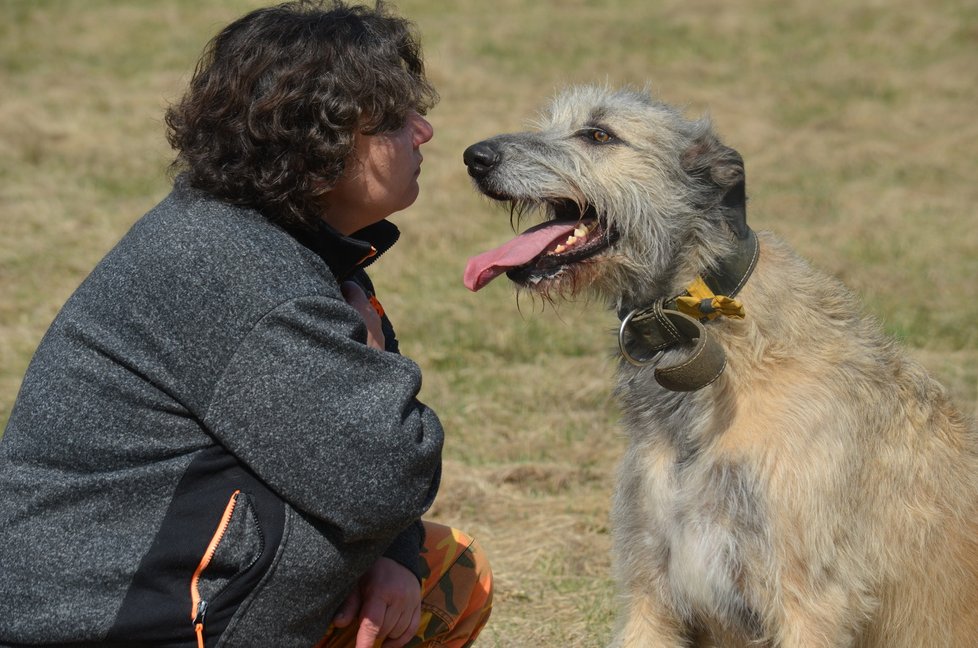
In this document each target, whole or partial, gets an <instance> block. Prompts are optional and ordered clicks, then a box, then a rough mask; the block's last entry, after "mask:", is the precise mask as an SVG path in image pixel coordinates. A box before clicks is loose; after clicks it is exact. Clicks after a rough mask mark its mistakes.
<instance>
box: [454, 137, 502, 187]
mask: <svg viewBox="0 0 978 648" xmlns="http://www.w3.org/2000/svg"><path fill="white" fill-rule="evenodd" d="M501 157H502V156H501V155H500V153H499V149H498V148H497V147H496V145H495V144H493V143H492V142H490V141H489V140H486V141H484V142H478V143H476V144H473V145H472V146H470V147H469V148H467V149H465V152H464V153H462V160H463V161H464V162H465V166H467V167H468V168H469V175H470V176H472V177H473V178H482V177H484V176H485V175H486V174H488V173H489V172H490V171H492V168H493V167H494V166H496V165H497V164H499V159H500V158H501Z"/></svg>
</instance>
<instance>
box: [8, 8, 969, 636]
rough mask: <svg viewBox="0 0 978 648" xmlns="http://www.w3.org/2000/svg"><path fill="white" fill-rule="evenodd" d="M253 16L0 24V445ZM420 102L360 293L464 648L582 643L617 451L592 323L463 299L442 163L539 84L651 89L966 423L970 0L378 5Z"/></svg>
mask: <svg viewBox="0 0 978 648" xmlns="http://www.w3.org/2000/svg"><path fill="white" fill-rule="evenodd" d="M259 4H261V3H259V2H254V1H252V0H220V1H217V0H215V1H214V2H208V3H205V4H204V5H202V4H201V3H198V2H195V1H193V0H168V2H166V3H162V2H160V3H149V2H140V1H137V0H130V1H126V0H115V1H111V0H89V1H87V2H84V3H82V2H53V1H51V0H41V1H38V2H31V1H28V0H7V1H6V2H2V3H0V212H2V213H0V422H2V421H5V420H6V417H7V414H8V413H9V409H10V407H11V406H12V404H13V399H14V395H15V393H16V389H17V385H18V384H19V380H20V377H21V375H22V373H23V370H24V368H25V367H26V364H27V362H28V360H29V358H30V354H31V352H32V350H33V348H34V347H35V346H36V344H37V342H38V340H39V339H40V336H41V335H42V334H43V332H44V329H45V328H46V326H47V324H48V323H49V322H50V320H51V318H52V317H53V316H54V314H55V312H56V311H57V308H58V307H59V306H60V304H61V303H62V302H63V301H64V299H65V298H66V297H67V296H68V294H69V293H70V292H71V290H72V289H73V288H74V287H75V286H76V285H77V284H78V282H79V281H80V280H81V279H82V278H83V277H84V276H85V274H86V273H87V271H88V270H89V269H90V267H91V266H92V265H93V264H94V263H95V262H96V261H97V259H98V258H99V257H100V256H101V255H102V254H103V253H104V252H105V250H106V249H108V247H109V246H111V245H112V244H113V243H114V241H115V240H117V239H118V237H119V236H120V235H121V234H122V233H123V232H124V231H125V229H126V228H127V227H128V226H129V224H130V223H132V221H133V220H135V219H136V218H137V217H138V216H139V215H141V214H142V213H143V212H144V211H146V210H147V209H148V208H149V207H151V206H152V205H153V204H154V203H155V202H156V201H157V200H158V199H159V198H160V197H161V196H162V195H163V194H164V193H165V192H166V190H167V180H166V177H165V166H166V164H167V162H168V159H169V153H168V151H167V150H166V146H165V143H164V140H163V137H162V126H161V114H162V108H163V106H164V105H165V104H166V102H167V101H169V100H172V99H174V98H176V96H177V95H178V94H179V92H180V91H181V87H182V85H183V83H184V82H185V81H186V79H187V78H188V74H189V72H190V70H191V69H192V66H193V63H194V61H195V59H196V56H197V54H198V53H199V51H200V48H201V46H202V45H203V43H204V42H205V40H206V39H207V38H208V37H209V36H210V35H211V34H212V33H213V32H214V31H215V29H216V28H217V27H218V26H220V25H221V24H223V23H225V22H227V21H228V20H230V19H232V18H233V17H235V16H236V15H238V14H239V13H241V12H242V11H243V10H245V9H248V8H252V7H255V6H258V5H259ZM398 4H399V6H400V9H401V12H402V13H404V14H406V15H408V16H410V17H411V18H413V19H414V20H415V21H416V22H417V23H418V25H419V27H420V28H421V31H422V32H423V33H424V36H425V45H426V51H427V54H428V65H429V70H430V73H431V76H432V78H433V80H434V81H435V83H436V85H437V86H438V88H439V90H440V92H441V95H442V102H441V104H440V105H439V106H438V107H436V109H435V110H434V112H433V113H432V115H431V120H432V122H433V124H434V127H435V131H436V135H435V139H434V140H433V141H432V142H431V143H430V144H429V145H427V146H426V150H425V165H424V172H423V175H422V181H423V193H422V197H421V198H420V200H419V201H418V204H417V205H416V206H415V207H414V208H412V209H411V210H410V211H409V212H407V213H405V214H402V215H399V216H397V217H395V221H396V222H397V223H398V224H399V225H401V226H402V229H403V230H404V232H405V234H404V240H403V244H402V245H399V246H398V247H397V248H395V250H393V251H392V252H391V253H390V255H389V256H385V259H384V262H383V263H381V264H379V265H378V267H377V270H376V273H375V280H376V283H377V284H378V286H379V288H380V290H381V291H383V295H382V296H383V297H384V304H385V306H386V307H387V309H388V311H390V313H391V314H392V317H393V318H394V320H395V323H396V324H397V325H398V331H399V336H400V338H401V340H402V348H403V349H404V351H405V352H406V353H407V354H409V355H411V356H412V357H414V358H415V359H417V360H418V362H419V363H420V364H421V365H422V367H423V368H424V370H425V389H424V394H423V397H424V399H425V400H426V401H427V402H429V403H430V404H432V405H433V406H435V408H436V409H437V410H438V411H439V412H440V414H441V416H442V418H443V420H444V422H445V424H446V427H447V430H448V433H449V440H448V444H447V448H446V470H445V480H444V486H443V489H442V492H441V495H440V497H439V500H438V502H437V503H436V505H435V508H434V510H433V511H432V516H433V517H435V518H438V519H441V520H443V521H447V522H450V523H453V524H456V525H458V526H460V527H462V528H465V529H467V530H469V531H471V532H472V533H474V534H476V535H478V536H479V538H480V539H481V541H482V542H483V544H484V545H485V546H486V548H487V549H488V550H489V552H490V554H491V557H492V560H493V564H494V566H495V571H496V574H497V581H498V596H497V608H496V612H495V615H494V617H493V620H492V621H491V622H490V625H489V627H488V629H487V631H486V633H485V634H484V636H483V639H481V640H480V642H479V645H480V646H500V647H507V648H509V647H513V646H559V647H565V646H574V647H578V646H580V647H592V646H601V645H603V641H604V636H605V635H606V633H607V629H608V627H609V624H610V623H611V614H612V611H613V606H614V601H613V598H612V585H611V583H610V582H609V580H608V565H609V560H610V557H609V553H608V549H609V543H608V533H607V527H606V524H607V505H608V498H609V493H610V489H611V485H612V480H613V473H614V465H615V460H616V457H617V454H618V451H619V449H620V448H621V445H622V444H621V440H620V439H619V437H618V435H617V431H616V428H615V409H614V405H613V403H612V401H611V397H610V376H611V373H612V371H613V368H614V359H613V354H612V350H613V343H612V336H611V333H610V332H611V330H612V327H613V325H614V324H615V322H614V317H613V316H612V315H610V314H608V313H605V312H602V311H601V309H600V308H598V307H596V306H590V307H588V306H587V305H583V304H582V305H580V306H576V305H570V306H564V307H562V308H561V310H560V311H559V312H557V313H554V311H553V310H552V309H550V308H546V309H542V308H540V307H539V305H533V304H531V303H528V302H524V303H522V304H520V305H519V308H518V307H517V304H516V302H515V299H514V298H513V294H512V291H511V290H510V288H509V287H508V286H507V285H506V284H505V282H504V281H503V280H500V281H498V282H496V283H494V284H492V285H491V286H489V287H487V288H486V289H485V290H483V291H482V292H480V293H479V294H478V295H472V294H470V293H468V292H467V291H466V290H465V289H464V288H463V287H462V285H461V280H460V277H461V271H462V268H463V266H464V262H465V259H466V258H467V257H468V256H469V255H472V254H475V253H477V252H480V251H482V250H483V249H485V248H486V247H488V246H490V245H494V244H496V243H498V242H500V241H501V240H503V239H504V238H505V237H506V236H508V229H507V225H506V216H505V214H503V213H502V212H500V211H498V210H496V209H494V208H491V207H489V206H488V205H487V204H486V203H485V202H484V201H483V200H482V199H480V198H479V197H477V196H476V194H475V192H474V191H473V190H472V189H471V188H470V187H469V183H468V179H467V177H466V174H465V170H464V168H463V166H462V164H461V152H462V150H463V149H464V148H465V146H466V145H468V144H470V143H472V142H474V141H476V140H478V139H481V138H482V137H485V136H488V135H491V134H494V133H496V132H499V131H504V130H513V129H516V128H519V127H521V126H522V125H524V124H525V122H526V118H527V117H530V116H532V114H533V112H534V111H535V110H536V109H537V108H538V107H539V106H540V105H541V104H542V103H543V102H544V101H545V100H546V99H547V98H548V97H549V96H550V95H551V93H552V92H553V91H554V90H555V89H556V88H558V87H560V86H562V85H564V84H566V83H573V82H595V81H596V82H605V81H607V82H609V83H611V84H619V83H633V84H638V85H644V84H645V83H647V82H649V83H651V84H652V87H653V89H654V90H655V91H656V92H657V93H658V94H660V95H661V96H662V97H663V98H664V99H666V100H668V101H671V102H674V103H686V104H688V105H689V109H690V110H691V111H692V112H694V113H700V112H705V111H709V112H710V113H711V114H712V116H713V118H714V120H715V122H716V124H717V126H718V129H719V131H720V132H721V133H722V134H723V136H724V138H725V140H726V141H727V142H728V143H729V144H731V145H732V146H734V147H735V148H737V149H738V150H740V151H741V153H743V155H744V157H745V159H746V161H747V166H748V188H749V190H750V194H751V205H750V220H751V222H752V223H753V224H754V226H755V227H758V228H762V229H775V230H777V231H778V232H780V233H781V234H783V235H784V236H785V237H787V238H788V239H789V240H790V241H792V242H793V243H794V244H795V245H796V247H798V248H799V250H800V251H801V252H802V253H804V254H805V255H806V256H808V257H809V258H811V259H812V260H814V261H815V262H816V263H817V264H818V265H820V266H822V267H825V268H826V269H828V270H830V271H832V272H833V273H835V274H837V275H839V276H840V277H842V278H843V279H844V280H845V281H847V282H848V283H849V284H850V285H851V286H852V287H853V288H855V289H856V290H857V291H859V292H860V293H861V294H862V295H863V296H864V297H865V298H866V301H867V304H868V308H869V310H871V311H873V312H875V313H877V314H879V315H880V317H881V318H883V320H884V321H885V323H886V325H887V327H888V328H889V329H890V330H891V331H893V332H894V333H896V334H898V335H900V336H902V337H903V338H904V339H905V340H906V341H907V343H908V345H909V346H910V348H911V349H912V352H914V353H916V354H919V355H920V357H921V358H922V359H923V360H924V362H925V363H926V364H927V365H928V366H930V367H931V368H932V369H933V370H934V371H935V372H936V373H937V374H938V375H940V376H941V377H942V378H943V379H944V380H945V382H946V383H947V384H948V385H949V386H950V387H951V389H952V391H953V393H954V394H955V396H956V397H957V398H958V400H959V402H960V403H961V404H962V406H963V407H964V408H966V409H973V408H974V407H975V404H976V397H978V394H976V391H978V351H976V348H978V328H976V327H975V326H974V324H973V321H974V320H975V318H976V317H978V289H976V284H975V279H976V277H978V227H975V216H974V214H975V211H974V205H975V204H976V203H978V184H976V183H974V181H973V179H972V176H974V175H975V172H976V170H978V120H975V118H974V108H975V106H976V105H978V67H976V66H975V62H976V61H978V27H976V25H978V6H975V4H974V3H973V2H969V1H968V0H937V1H925V0H889V1H887V2H882V1H880V0H863V1H861V2H857V3H852V2H844V1H843V0H827V1H826V2H820V3H810V2H806V1H804V0H788V1H774V0H749V1H748V2H740V3H729V2H722V1H720V0H703V1H698V2H683V1H680V0H664V1H663V2H657V3H649V2H644V1H643V0H607V1H605V2H601V1H599V0H566V1H563V2H558V1H557V0H543V1H540V2H535V3H526V2H524V1H523V0H497V1H496V2H493V3H491V6H490V7H489V8H488V9H487V5H486V3H485V2H483V1H481V0H459V1H457V2H454V3H450V4H446V3H442V2H436V1H435V0H402V1H401V2H399V3H398Z"/></svg>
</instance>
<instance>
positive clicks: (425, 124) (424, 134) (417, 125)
mask: <svg viewBox="0 0 978 648" xmlns="http://www.w3.org/2000/svg"><path fill="white" fill-rule="evenodd" d="M411 119H412V122H413V123H412V127H413V128H414V145H415V146H421V145H422V144H424V143H425V142H427V141H428V140H430V139H431V138H432V137H434V135H435V129H434V128H432V126H431V122H429V121H428V120H427V119H425V118H424V117H422V116H421V115H419V114H418V113H413V114H412V116H411Z"/></svg>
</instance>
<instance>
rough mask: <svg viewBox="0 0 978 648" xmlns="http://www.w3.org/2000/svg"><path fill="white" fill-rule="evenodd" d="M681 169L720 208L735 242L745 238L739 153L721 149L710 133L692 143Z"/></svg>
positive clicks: (743, 179) (743, 181)
mask: <svg viewBox="0 0 978 648" xmlns="http://www.w3.org/2000/svg"><path fill="white" fill-rule="evenodd" d="M682 166H683V169H684V170H685V171H686V173H688V174H689V175H690V176H692V177H693V178H695V179H696V180H697V181H698V182H699V184H700V185H701V186H702V185H704V184H705V185H706V189H707V193H710V194H712V196H713V199H714V200H715V202H713V201H711V202H713V204H719V205H720V206H721V207H722V208H723V214H724V218H725V219H726V221H727V224H728V225H729V226H730V229H731V230H733V233H734V234H735V235H736V236H737V238H740V239H743V238H746V237H747V235H748V232H749V231H750V229H749V228H748V227H747V181H746V177H745V173H744V158H742V157H741V156H740V153H738V152H737V151H735V150H734V149H732V148H730V147H729V146H725V145H724V144H722V143H721V142H720V140H718V139H717V138H716V137H715V136H714V135H713V134H712V133H708V134H706V135H704V136H703V137H701V138H700V139H698V140H696V141H695V142H694V143H693V145H692V146H690V147H689V149H687V150H686V153H685V154H683V158H682Z"/></svg>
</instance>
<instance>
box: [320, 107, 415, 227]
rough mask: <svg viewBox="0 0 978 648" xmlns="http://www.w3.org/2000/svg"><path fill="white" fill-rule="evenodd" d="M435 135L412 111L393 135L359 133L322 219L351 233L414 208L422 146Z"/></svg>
mask: <svg viewBox="0 0 978 648" xmlns="http://www.w3.org/2000/svg"><path fill="white" fill-rule="evenodd" d="M432 135H434V130H433V129H432V127H431V124H430V123H428V121H427V120H426V119H425V118H424V117H422V116H421V115H419V114H418V113H416V112H413V111H412V112H411V113H410V114H409V115H408V118H407V120H406V121H405V123H404V126H402V127H401V128H400V129H399V130H396V131H394V132H392V133H378V134H377V135H361V134H357V135H356V139H355V144H354V150H353V155H352V157H351V159H350V162H349V163H348V164H347V165H346V169H345V170H344V171H343V175H342V176H340V179H339V181H338V182H337V183H336V185H334V187H333V188H332V189H331V190H330V191H329V192H328V193H327V194H326V196H325V206H326V208H325V210H324V213H323V220H325V221H326V222H327V223H329V224H330V225H332V226H333V227H334V228H335V229H336V230H338V231H339V232H341V233H342V234H352V233H353V232H355V231H357V230H359V229H362V228H364V227H366V226H368V225H371V224H373V223H376V222H378V221H381V220H383V219H385V218H387V217H388V216H390V215H391V214H393V213H394V212H397V211H400V210H402V209H405V208H407V207H409V206H410V205H411V204H412V203H413V202H414V201H415V199H416V198H417V197H418V191H419V188H418V175H419V174H420V173H421V160H422V159H423V158H422V155H421V145H422V144H424V143H425V142H427V141H428V140H430V139H431V137H432Z"/></svg>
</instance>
